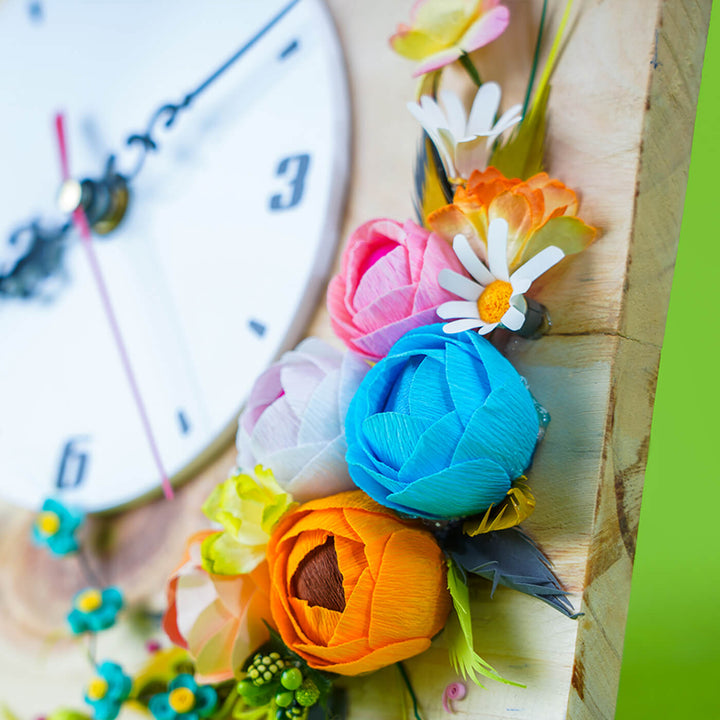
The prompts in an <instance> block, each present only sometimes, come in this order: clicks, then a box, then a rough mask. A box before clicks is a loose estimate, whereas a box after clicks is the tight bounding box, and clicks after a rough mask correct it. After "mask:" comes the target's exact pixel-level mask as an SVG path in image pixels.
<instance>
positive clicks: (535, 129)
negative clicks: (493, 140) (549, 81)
mask: <svg viewBox="0 0 720 720" xmlns="http://www.w3.org/2000/svg"><path fill="white" fill-rule="evenodd" d="M549 95H550V85H545V87H544V88H543V89H542V91H541V95H540V96H539V97H536V98H535V100H534V102H533V107H532V110H531V111H530V112H529V113H528V115H527V116H526V117H525V118H524V119H523V120H522V122H521V123H520V125H519V126H518V127H517V129H516V130H515V132H514V133H513V135H512V137H511V138H510V140H508V141H507V142H506V143H505V144H504V145H501V146H499V147H498V148H496V149H495V151H494V152H493V154H492V156H491V158H490V163H489V164H490V165H493V166H495V167H496V168H497V169H498V170H499V171H500V172H501V173H502V174H503V175H505V177H509V178H516V177H517V178H520V179H522V180H527V179H528V178H529V177H532V176H533V175H536V174H537V173H539V172H542V170H543V159H544V153H545V129H546V127H547V116H546V112H547V102H548V97H549Z"/></svg>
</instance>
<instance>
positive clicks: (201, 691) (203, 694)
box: [195, 685, 217, 717]
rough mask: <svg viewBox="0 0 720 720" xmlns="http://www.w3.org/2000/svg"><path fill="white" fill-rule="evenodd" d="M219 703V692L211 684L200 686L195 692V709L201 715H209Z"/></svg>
mask: <svg viewBox="0 0 720 720" xmlns="http://www.w3.org/2000/svg"><path fill="white" fill-rule="evenodd" d="M216 705H217V693H216V692H215V690H214V689H213V688H211V687H210V686H209V685H203V686H202V687H199V688H198V690H197V692H196V693H195V710H196V711H197V713H198V714H199V715H200V717H207V716H208V715H210V714H211V713H212V711H213V710H214V709H215V706H216Z"/></svg>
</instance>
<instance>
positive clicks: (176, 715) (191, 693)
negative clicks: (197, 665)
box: [149, 673, 217, 720]
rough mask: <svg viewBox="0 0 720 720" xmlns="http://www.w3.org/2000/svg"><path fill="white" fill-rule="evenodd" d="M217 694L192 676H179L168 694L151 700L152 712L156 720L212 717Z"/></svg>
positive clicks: (195, 719)
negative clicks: (198, 682)
mask: <svg viewBox="0 0 720 720" xmlns="http://www.w3.org/2000/svg"><path fill="white" fill-rule="evenodd" d="M216 705H217V693H216V692H215V689H214V688H213V687H211V686H210V685H198V684H197V683H196V682H195V679H194V678H193V676H192V675H188V674H187V673H183V674H182V675H178V676H177V677H176V678H175V679H174V680H173V681H172V682H171V683H170V685H169V686H168V692H166V693H160V694H159V695H154V696H153V697H151V698H150V704H149V708H150V712H151V713H152V714H153V715H154V717H155V718H156V720H198V719H199V718H206V717H208V715H211V714H212V712H213V710H214V709H215V706H216Z"/></svg>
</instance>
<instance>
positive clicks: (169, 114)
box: [126, 0, 300, 180]
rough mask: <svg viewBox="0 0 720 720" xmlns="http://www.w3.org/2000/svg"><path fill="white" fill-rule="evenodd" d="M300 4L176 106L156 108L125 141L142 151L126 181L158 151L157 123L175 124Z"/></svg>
mask: <svg viewBox="0 0 720 720" xmlns="http://www.w3.org/2000/svg"><path fill="white" fill-rule="evenodd" d="M299 2H300V0H291V2H289V3H288V4H287V5H285V7H283V8H282V9H281V10H280V11H279V12H278V13H277V14H276V15H275V16H274V17H272V18H271V19H270V20H269V21H268V22H267V23H265V25H263V27H261V28H260V29H259V30H258V31H257V32H256V33H255V34H254V35H253V36H252V37H251V38H250V39H249V40H247V41H246V42H245V44H244V45H243V46H242V47H240V48H239V49H238V50H237V51H236V52H235V54H234V55H232V56H231V57H230V58H228V59H227V60H226V61H225V62H224V63H223V64H222V65H221V66H220V67H219V68H217V69H216V70H215V71H214V72H213V73H212V74H211V75H209V76H208V77H207V78H205V80H203V81H202V82H201V83H200V84H199V85H198V86H197V87H196V88H195V89H194V90H193V91H192V92H189V93H188V94H187V95H185V97H184V98H183V99H182V100H181V101H180V102H179V103H177V104H175V103H167V104H165V105H162V106H161V107H160V108H158V109H157V110H156V111H155V112H154V113H153V115H152V117H151V118H150V122H149V123H148V126H147V129H146V130H145V132H144V133H134V134H132V135H130V136H129V137H128V139H127V141H126V142H127V144H128V145H136V144H139V145H140V146H141V149H142V154H141V155H140V159H139V160H138V163H137V165H136V166H135V168H134V169H133V171H132V172H131V173H129V174H128V175H126V178H127V179H128V180H132V179H133V178H135V177H136V176H137V174H138V173H139V172H140V170H142V167H143V165H144V164H145V158H146V157H147V154H148V153H149V152H151V151H156V150H157V149H158V144H157V142H156V141H155V138H154V137H153V132H154V130H155V128H156V126H157V124H158V122H159V121H160V120H161V119H162V118H163V117H164V118H165V120H164V123H163V124H164V126H165V127H166V128H169V127H172V125H173V124H174V123H175V120H176V118H177V116H178V114H179V113H180V111H181V110H185V109H187V108H189V107H190V105H192V103H193V102H194V101H195V100H196V99H197V97H198V96H199V95H200V94H202V93H203V92H204V91H205V90H206V89H207V88H208V87H210V85H212V84H213V83H214V82H215V81H216V80H217V79H218V78H219V77H220V76H221V75H223V73H225V71H226V70H228V69H229V68H230V67H232V66H233V65H234V64H235V63H236V62H237V61H238V60H239V59H240V58H241V57H242V56H243V55H244V54H245V53H246V52H247V51H248V50H250V48H252V47H253V45H255V43H257V42H258V41H259V40H260V39H261V38H262V37H263V36H264V35H265V34H267V33H268V32H269V31H270V30H271V29H272V28H273V27H275V25H277V23H279V22H280V20H282V19H283V17H285V15H287V13H288V12H290V10H292V8H293V7H294V6H295V5H297V4H298V3H299Z"/></svg>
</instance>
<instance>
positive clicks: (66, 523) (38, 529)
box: [32, 498, 84, 555]
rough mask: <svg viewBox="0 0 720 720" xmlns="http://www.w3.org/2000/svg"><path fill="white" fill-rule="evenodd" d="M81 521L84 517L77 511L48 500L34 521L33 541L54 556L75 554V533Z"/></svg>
mask: <svg viewBox="0 0 720 720" xmlns="http://www.w3.org/2000/svg"><path fill="white" fill-rule="evenodd" d="M83 519H84V515H83V514H82V513H81V512H80V511H79V510H76V509H73V508H68V507H65V505H63V504H62V503H61V502H58V501H57V500H53V499H52V498H48V499H47V500H45V502H44V503H43V506H42V510H41V511H40V513H39V514H38V516H37V518H36V519H35V524H34V525H33V529H32V536H33V540H34V541H35V543H36V544H37V545H44V546H46V547H47V548H48V550H50V552H51V553H53V554H55V555H67V554H68V553H72V552H76V551H77V549H78V542H77V540H76V539H75V531H76V530H77V529H78V528H79V527H80V525H81V524H82V521H83Z"/></svg>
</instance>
